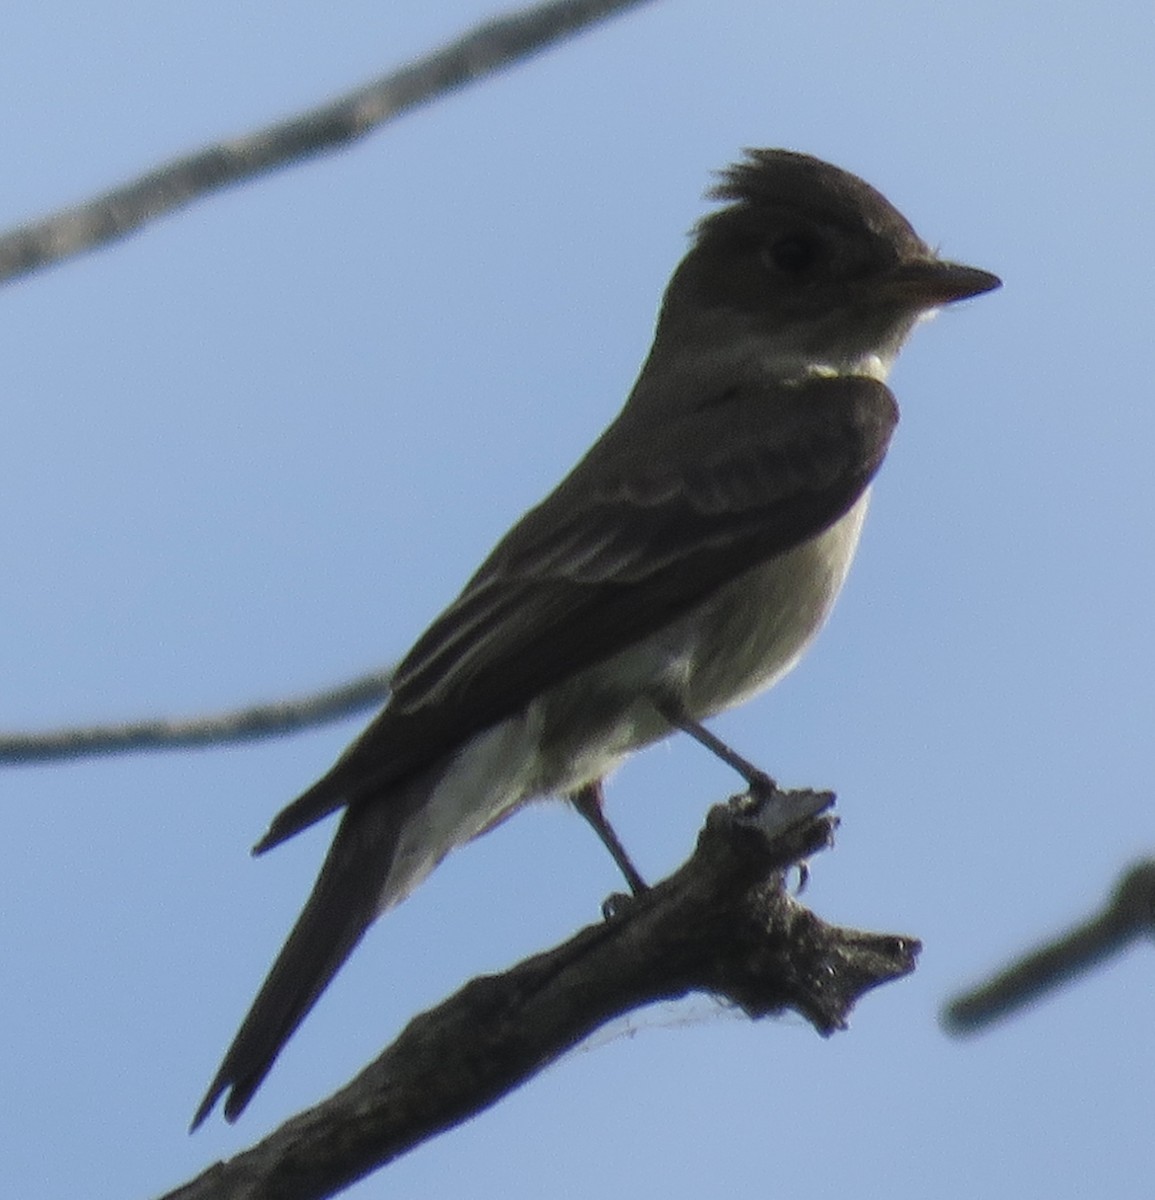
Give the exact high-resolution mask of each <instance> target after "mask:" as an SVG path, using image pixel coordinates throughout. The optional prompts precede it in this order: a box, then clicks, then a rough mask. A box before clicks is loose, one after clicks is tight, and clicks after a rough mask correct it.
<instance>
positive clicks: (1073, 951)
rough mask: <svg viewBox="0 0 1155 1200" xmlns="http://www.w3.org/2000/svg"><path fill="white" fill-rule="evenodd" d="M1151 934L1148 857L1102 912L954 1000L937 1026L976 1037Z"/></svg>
mask: <svg viewBox="0 0 1155 1200" xmlns="http://www.w3.org/2000/svg"><path fill="white" fill-rule="evenodd" d="M1152 935H1155V860H1151V859H1147V860H1145V861H1143V862H1139V863H1136V864H1135V865H1134V866H1132V867H1130V868H1128V869H1127V870H1126V871H1125V872H1124V873H1123V875H1122V877H1121V878H1120V879H1119V882H1118V883H1117V884H1116V885H1115V889H1114V891H1113V892H1112V894H1111V898H1110V900H1109V901H1108V903H1107V904H1106V906H1105V907H1104V908H1103V909H1102V910H1100V911H1099V912H1098V913H1096V914H1095V915H1094V916H1092V917H1090V918H1089V919H1088V920H1086V921H1083V922H1081V923H1080V924H1078V925H1075V926H1073V927H1072V928H1070V929H1068V930H1067V932H1066V933H1064V934H1062V935H1061V936H1059V937H1057V938H1055V939H1054V940H1052V941H1050V942H1047V943H1045V944H1044V945H1042V946H1040V947H1038V949H1036V950H1033V951H1031V952H1030V953H1029V954H1026V955H1024V956H1023V957H1022V958H1020V959H1018V960H1017V961H1016V962H1014V963H1012V964H1011V965H1010V966H1009V967H1006V968H1004V969H1003V970H1001V971H999V972H998V973H997V974H995V975H993V976H992V977H991V978H990V979H989V980H988V981H987V982H986V983H984V984H982V985H981V986H979V987H977V988H975V989H974V990H973V991H970V992H966V993H964V994H963V995H961V996H958V997H956V998H955V999H954V1000H952V1001H951V1002H950V1003H949V1004H948V1005H947V1006H946V1008H945V1009H944V1010H943V1014H942V1023H943V1025H944V1027H945V1028H946V1029H947V1030H948V1031H949V1032H950V1033H955V1034H967V1033H976V1032H978V1031H979V1030H980V1029H983V1028H985V1027H986V1026H987V1025H990V1024H992V1023H993V1022H995V1021H998V1020H1001V1019H1002V1018H1004V1017H1008V1016H1010V1015H1011V1014H1013V1013H1015V1012H1017V1011H1019V1010H1020V1009H1022V1008H1025V1007H1027V1006H1028V1005H1029V1004H1032V1003H1033V1002H1034V1001H1035V1000H1037V999H1038V998H1039V997H1040V996H1042V995H1044V994H1045V993H1047V992H1050V991H1054V990H1055V989H1056V988H1059V987H1061V986H1063V985H1064V984H1066V983H1069V982H1071V981H1072V980H1073V979H1075V978H1077V977H1078V976H1080V975H1082V974H1084V973H1085V972H1087V971H1089V970H1090V969H1091V968H1092V967H1094V966H1096V965H1097V964H1098V963H1100V962H1102V961H1103V960H1104V959H1107V958H1110V957H1112V956H1113V955H1115V954H1118V953H1119V952H1120V951H1121V950H1122V949H1123V948H1124V947H1125V946H1128V945H1130V943H1131V942H1133V941H1135V940H1136V939H1137V938H1140V937H1151V936H1152Z"/></svg>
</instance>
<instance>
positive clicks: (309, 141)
mask: <svg viewBox="0 0 1155 1200" xmlns="http://www.w3.org/2000/svg"><path fill="white" fill-rule="evenodd" d="M645 2H646V0H553V3H549V4H541V5H538V6H537V7H535V8H528V9H524V10H523V11H521V12H515V13H511V14H509V15H508V16H505V17H499V18H496V19H494V20H491V21H486V22H485V23H484V24H482V25H479V26H477V28H475V29H473V30H471V31H470V32H469V33H467V34H465V35H464V36H463V37H461V38H459V39H458V40H457V41H455V42H453V43H451V44H450V45H448V46H446V47H444V48H443V49H441V50H438V51H436V52H435V53H433V54H431V55H429V56H428V57H426V58H423V59H420V60H418V61H417V62H415V63H411V64H410V65H408V66H406V67H402V68H401V69H400V70H398V71H395V72H393V73H392V74H389V75H385V76H382V77H380V78H378V79H375V80H373V81H372V82H371V83H369V84H366V85H365V86H363V87H360V88H357V89H356V90H355V91H353V92H350V93H348V94H347V95H345V96H342V97H341V98H340V99H339V100H336V101H334V102H332V103H329V104H325V105H322V106H321V107H319V108H314V109H309V110H308V111H306V112H304V113H301V114H299V115H298V116H295V117H291V118H289V119H288V120H286V121H281V122H278V123H277V124H276V125H271V126H269V127H267V128H265V129H259V130H257V131H256V132H255V133H250V134H247V135H245V136H242V137H237V138H230V139H229V140H227V141H223V142H218V143H217V144H216V145H213V146H208V147H206V148H205V149H203V150H198V151H197V152H196V153H194V154H190V155H188V156H187V157H184V158H178V159H176V160H174V161H173V162H170V163H167V164H166V165H165V166H163V167H160V168H158V169H157V170H154V171H149V172H148V173H147V174H145V175H141V176H139V177H138V178H136V179H134V180H131V181H130V182H129V183H126V184H123V185H122V186H120V187H117V188H113V189H112V190H111V191H109V192H105V193H104V194H103V195H100V196H97V197H95V198H94V199H92V200H89V201H87V202H86V203H84V204H80V205H77V206H76V207H74V208H67V209H62V210H60V211H59V212H56V213H53V214H51V215H50V216H48V217H45V218H44V219H42V220H39V221H33V222H30V223H29V224H26V225H22V226H19V227H18V228H16V229H13V230H12V231H10V232H9V233H6V234H0V283H3V282H6V281H8V280H11V279H15V278H18V277H19V276H21V275H27V274H30V273H31V272H33V271H36V270H39V269H41V268H43V267H46V266H48V265H50V264H52V263H57V262H60V261H61V260H62V259H65V258H69V257H71V256H72V255H76V254H80V253H81V252H82V251H85V250H91V249H93V248H95V247H97V246H102V245H105V244H107V243H108V242H112V241H115V240H117V239H118V238H122V237H125V236H126V235H127V234H129V233H132V232H134V231H135V230H137V229H139V228H140V227H141V226H143V225H145V224H147V223H148V222H149V221H153V220H156V219H157V218H158V217H162V216H165V215H166V214H168V213H171V212H174V211H176V210H177V209H180V208H183V207H184V206H185V205H187V204H190V203H191V202H192V201H194V200H197V199H199V198H200V197H202V196H206V195H208V194H210V193H211V192H214V191H218V190H219V189H221V188H225V187H231V186H233V185H235V184H238V183H242V182H244V181H245V180H248V179H252V178H253V177H254V176H255V175H260V174H262V173H264V172H269V171H273V170H276V169H277V168H279V167H284V166H287V165H288V164H290V163H293V162H297V161H299V160H301V159H305V158H309V157H312V156H314V155H317V154H321V153H323V152H325V151H329V150H334V149H338V148H340V147H343V146H345V145H347V144H348V143H350V142H352V141H354V140H356V139H357V138H360V137H363V136H364V135H365V134H367V133H370V132H372V131H373V130H375V129H377V128H378V127H379V126H381V125H383V124H384V123H385V122H387V121H389V120H391V119H392V118H393V117H396V116H399V115H401V114H402V113H404V112H407V111H409V110H410V109H413V108H416V107H418V106H419V105H422V104H428V103H429V102H430V101H431V100H436V99H438V98H439V97H440V96H444V95H445V94H446V93H448V92H452V91H455V90H456V89H458V88H461V87H464V86H465V85H466V84H469V83H473V82H475V81H477V80H479V79H484V78H486V77H487V76H489V75H493V74H495V73H496V72H498V71H502V70H504V69H505V68H506V67H509V66H512V65H513V64H515V63H517V62H521V61H523V60H525V59H527V58H529V57H531V56H532V55H534V54H537V53H539V52H540V51H542V50H544V49H546V48H547V47H548V46H550V45H552V44H554V43H556V42H559V41H561V40H563V39H564V38H567V37H571V36H573V35H574V34H576V33H578V32H580V31H581V30H583V29H585V28H587V27H588V26H590V25H593V24H595V23H596V22H598V21H602V20H605V19H606V18H607V17H610V16H613V15H614V14H615V13H618V12H622V11H624V10H626V9H630V8H635V7H637V6H638V5H639V4H642V3H645Z"/></svg>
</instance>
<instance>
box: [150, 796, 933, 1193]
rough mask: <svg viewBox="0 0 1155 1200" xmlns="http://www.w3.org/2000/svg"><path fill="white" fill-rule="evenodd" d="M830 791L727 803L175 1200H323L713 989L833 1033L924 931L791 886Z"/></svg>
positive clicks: (822, 820) (817, 837)
mask: <svg viewBox="0 0 1155 1200" xmlns="http://www.w3.org/2000/svg"><path fill="white" fill-rule="evenodd" d="M832 802H833V797H832V796H831V795H830V794H829V793H815V792H782V793H777V795H776V796H775V797H774V798H773V799H772V800H771V801H770V802H769V803H768V804H765V805H763V806H761V807H758V808H753V807H751V805H750V804H749V803H748V802H740V801H731V803H730V805H729V806H719V807H717V808H715V809H713V810H712V811H711V812H710V814H709V816H708V818H707V821H706V826H705V829H704V830H703V831H702V834H701V836H700V837H699V840H698V847H697V849H696V851H695V853H694V855H693V857H692V858H691V859H690V860H689V862H687V863H686V864H685V866H683V867H682V868H681V869H680V870H679V871H678V872H677V873H676V874H675V875H673V876H671V877H670V878H669V879H667V880H666V881H665V882H663V883H661V884H659V885H658V886H657V887H655V888H653V889H652V890H651V891H650V892H647V893H645V894H643V895H642V896H640V897H637V898H626V897H621V898H615V903H614V904H613V905H612V906H611V915H610V916H608V917H607V919H606V921H605V922H604V923H603V924H600V925H597V926H591V927H590V928H588V929H584V930H582V932H580V933H579V934H577V936H576V937H574V938H572V939H571V940H570V941H568V942H566V943H565V944H564V945H562V946H560V947H558V948H557V949H555V950H551V951H549V952H548V953H545V954H541V955H538V956H537V957H535V958H531V959H528V960H526V961H525V962H524V963H521V964H520V965H518V966H516V967H514V968H512V969H511V970H510V971H507V972H506V973H505V974H503V975H497V976H490V977H483V978H480V979H475V980H474V981H473V982H472V983H469V984H467V985H466V986H465V987H464V988H462V989H461V991H460V992H458V993H457V994H456V995H455V996H453V997H451V998H450V999H449V1000H447V1001H445V1002H444V1003H443V1004H442V1005H440V1006H439V1007H438V1008H436V1009H434V1010H432V1011H430V1012H427V1013H423V1014H422V1015H420V1016H418V1017H416V1018H414V1020H413V1021H411V1022H410V1024H409V1025H408V1026H407V1028H406V1029H405V1030H404V1031H403V1032H402V1034H401V1036H400V1037H399V1038H398V1039H397V1041H396V1042H395V1043H394V1044H393V1045H392V1046H391V1047H390V1048H389V1049H388V1050H386V1051H385V1053H384V1054H382V1055H381V1057H380V1058H378V1059H377V1061H376V1062H374V1063H373V1064H372V1065H371V1066H369V1067H368V1068H367V1069H366V1070H365V1071H363V1072H362V1073H361V1074H360V1075H358V1076H357V1077H356V1078H355V1079H354V1080H353V1081H352V1082H351V1083H350V1084H348V1085H347V1086H346V1087H345V1088H343V1089H342V1090H341V1091H340V1092H338V1093H336V1094H335V1095H334V1096H332V1097H330V1098H329V1099H328V1100H326V1101H325V1102H323V1103H322V1104H320V1105H318V1106H317V1107H316V1108H313V1109H310V1110H309V1111H307V1112H305V1113H302V1114H300V1115H298V1116H296V1117H294V1118H293V1119H291V1120H290V1121H288V1122H286V1124H284V1125H283V1126H281V1128H280V1129H278V1130H276V1131H275V1132H274V1133H272V1134H271V1135H270V1136H269V1137H267V1138H266V1139H264V1141H262V1142H260V1143H259V1144H258V1145H256V1146H254V1147H253V1148H252V1149H250V1150H247V1151H245V1152H244V1153H242V1154H239V1155H237V1156H236V1157H235V1158H232V1159H229V1160H228V1161H227V1162H221V1163H217V1164H216V1165H215V1166H213V1167H210V1168H209V1169H208V1170H207V1171H206V1172H205V1173H204V1174H202V1175H201V1176H199V1177H198V1178H197V1179H195V1180H193V1181H192V1182H190V1183H189V1184H187V1185H186V1186H184V1187H183V1188H180V1189H178V1190H177V1191H175V1192H173V1193H171V1194H170V1195H169V1196H168V1197H166V1200H221V1198H223V1197H229V1200H262V1198H265V1200H267V1198H271V1197H277V1198H278V1200H316V1198H318V1197H323V1196H329V1195H332V1194H333V1193H334V1192H336V1191H339V1190H340V1189H341V1188H343V1187H347V1186H348V1185H349V1184H351V1183H352V1182H354V1181H355V1180H357V1179H360V1178H362V1177H363V1176H365V1175H367V1174H369V1173H370V1172H371V1171H373V1170H376V1169H377V1168H378V1167H381V1166H383V1165H385V1164H386V1163H388V1162H390V1161H392V1160H393V1159H395V1158H397V1157H399V1156H400V1155H401V1154H404V1153H405V1152H406V1151H407V1150H410V1149H412V1148H413V1147H414V1146H416V1145H418V1144H420V1143H421V1142H422V1141H424V1140H426V1139H428V1138H430V1137H432V1136H434V1135H435V1134H437V1133H440V1132H442V1131H444V1130H446V1129H449V1128H451V1127H452V1126H454V1125H456V1124H458V1123H460V1122H461V1121H464V1120H466V1119H467V1118H469V1117H471V1116H473V1115H475V1114H476V1113H478V1112H479V1111H481V1110H482V1109H484V1108H485V1107H487V1106H488V1105H491V1104H493V1103H494V1102H495V1101H496V1100H498V1099H499V1098H500V1097H501V1096H503V1095H505V1094H506V1093H508V1092H509V1091H511V1090H513V1089H514V1088H516V1087H518V1086H520V1085H521V1084H522V1083H524V1082H526V1081H527V1080H528V1079H530V1078H532V1077H533V1076H534V1075H535V1074H536V1073H537V1072H538V1071H540V1070H542V1069H543V1068H544V1067H546V1066H548V1065H549V1064H550V1063H552V1062H554V1061H556V1060H557V1058H558V1057H560V1056H561V1055H562V1054H564V1053H565V1052H566V1051H567V1050H569V1049H571V1048H572V1047H573V1046H575V1045H576V1044H577V1043H578V1042H580V1041H581V1040H582V1039H583V1038H585V1037H587V1036H588V1035H589V1034H590V1033H591V1032H593V1031H594V1030H595V1029H597V1028H598V1027H599V1026H600V1025H602V1024H604V1023H605V1022H606V1021H609V1020H611V1019H612V1018H614V1017H617V1016H620V1015H621V1014H623V1013H626V1012H628V1011H630V1010H632V1009H635V1008H638V1007H640V1006H642V1005H645V1004H650V1003H652V1002H654V1001H657V1000H667V999H673V998H677V997H681V996H685V995H687V994H688V993H690V992H705V993H707V994H708V995H711V996H715V997H717V998H719V999H720V1000H722V1001H724V1002H728V1003H730V1004H733V1005H736V1006H737V1007H739V1008H741V1009H742V1010H743V1011H744V1012H745V1013H747V1014H748V1015H749V1016H751V1017H761V1016H765V1015H768V1014H773V1013H780V1012H782V1011H784V1010H786V1009H793V1010H794V1011H796V1012H799V1013H801V1014H802V1015H803V1016H805V1017H806V1018H807V1020H809V1021H810V1022H811V1024H812V1025H813V1026H814V1027H815V1029H816V1030H817V1031H818V1032H819V1033H820V1034H823V1035H827V1034H830V1033H832V1032H834V1031H835V1030H839V1029H843V1028H845V1026H846V1021H847V1015H848V1014H849V1012H850V1009H851V1008H852V1007H853V1005H854V1004H855V1002H856V1001H857V1000H858V998H859V997H860V996H862V995H863V994H864V993H865V992H866V991H868V990H869V989H871V988H873V987H877V986H878V985H879V984H882V983H885V982H887V981H889V980H892V979H896V978H898V977H900V976H902V975H905V974H907V973H909V972H910V971H911V970H913V968H914V961H915V957H916V955H917V954H918V950H919V945H918V943H917V942H916V941H914V940H913V939H912V938H907V937H901V936H897V935H879V934H868V933H860V932H857V931H855V930H846V929H838V928H836V927H833V926H830V925H827V924H825V923H824V922H822V921H821V920H819V919H818V918H817V917H816V916H814V914H813V913H811V912H809V911H807V910H806V909H805V908H803V907H802V906H801V905H800V904H798V902H797V901H796V900H795V899H794V898H793V897H792V896H791V895H790V894H789V892H788V891H786V889H785V888H784V885H783V879H784V874H785V871H786V868H787V867H788V866H789V864H791V863H794V862H798V861H799V860H801V859H802V858H804V857H806V856H807V855H810V854H813V853H815V852H816V851H818V850H820V849H822V848H824V847H825V846H826V845H828V844H829V841H830V837H831V833H832V830H833V828H834V824H835V822H834V820H833V818H831V817H828V816H819V815H818V814H820V813H821V812H822V811H823V810H825V809H826V808H828V807H829V805H830V804H831V803H832Z"/></svg>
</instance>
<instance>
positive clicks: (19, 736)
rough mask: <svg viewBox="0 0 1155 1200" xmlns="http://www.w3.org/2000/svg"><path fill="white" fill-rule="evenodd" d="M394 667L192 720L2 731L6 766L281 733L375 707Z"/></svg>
mask: <svg viewBox="0 0 1155 1200" xmlns="http://www.w3.org/2000/svg"><path fill="white" fill-rule="evenodd" d="M391 677H392V671H391V670H390V669H388V668H386V669H384V670H381V671H373V672H371V673H370V674H368V675H362V676H361V677H360V678H359V679H354V680H351V681H350V682H349V683H343V684H341V685H340V686H339V687H335V688H329V689H327V690H326V691H323V692H315V693H313V694H312V695H308V696H301V697H298V698H297V699H295V700H278V701H276V702H275V703H273V704H258V705H254V706H253V707H251V708H242V709H237V710H236V711H234V712H226V713H218V714H216V715H215V716H207V717H195V718H190V719H188V720H173V721H166V720H152V719H150V720H144V721H133V722H129V723H128V724H122V725H92V726H89V727H87V728H79V729H59V730H50V731H48V732H46V733H10V734H3V735H0V766H6V765H7V766H12V765H17V764H30V763H46V762H63V761H67V760H70V759H77V758H98V757H101V756H104V755H109V754H129V753H138V752H140V751H142V750H187V749H189V748H190V747H196V746H224V745H228V744H229V743H231V742H252V741H257V740H259V739H261V738H270V737H280V736H282V735H284V734H286V733H295V732H296V731H297V730H299V729H305V728H307V727H309V726H312V725H325V724H328V723H329V722H330V721H339V720H341V719H342V718H343V717H348V716H352V715H354V714H355V713H359V712H363V711H364V710H365V709H368V708H374V707H376V706H377V705H379V704H381V703H383V702H384V700H385V697H386V696H387V695H388V694H389V680H390V678H391Z"/></svg>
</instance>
